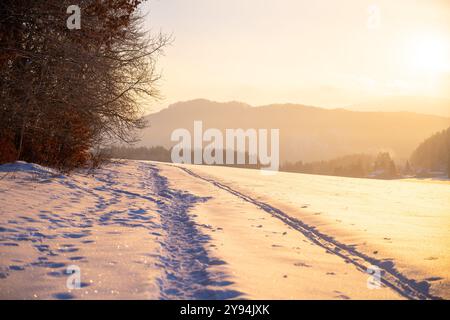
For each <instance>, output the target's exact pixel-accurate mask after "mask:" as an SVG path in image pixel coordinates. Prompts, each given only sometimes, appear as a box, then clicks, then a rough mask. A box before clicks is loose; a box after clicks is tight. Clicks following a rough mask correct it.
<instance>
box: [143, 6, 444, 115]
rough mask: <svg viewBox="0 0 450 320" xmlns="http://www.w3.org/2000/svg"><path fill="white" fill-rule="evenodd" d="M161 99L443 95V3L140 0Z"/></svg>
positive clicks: (319, 101) (354, 99)
mask: <svg viewBox="0 0 450 320" xmlns="http://www.w3.org/2000/svg"><path fill="white" fill-rule="evenodd" d="M142 9H143V11H144V12H148V16H147V18H146V19H147V20H146V22H147V26H146V27H147V28H151V29H152V30H153V31H159V30H162V31H163V32H165V33H169V34H170V33H171V34H173V37H174V42H173V44H172V45H171V46H170V47H168V48H167V50H166V55H165V56H164V57H163V58H162V59H161V60H160V61H159V68H160V69H161V70H162V71H163V81H162V82H161V91H162V93H163V95H164V96H165V99H164V100H163V101H161V102H159V103H157V104H155V106H153V107H152V108H160V107H163V106H167V105H168V104H170V103H172V102H175V101H180V100H189V99H194V98H207V99H211V100H216V101H230V100H238V101H243V102H247V103H250V104H253V105H264V104H270V103H275V102H278V103H285V102H292V103H303V104H310V105H316V106H323V107H343V106H349V105H358V104H361V103H364V102H366V101H371V100H373V99H375V98H380V97H385V96H427V97H436V98H445V99H450V45H449V39H450V0H395V1H393V0H372V1H366V0H339V1H335V0H314V1H311V0H270V1H269V0H150V1H149V2H148V3H146V4H145V5H144V6H143V8H142Z"/></svg>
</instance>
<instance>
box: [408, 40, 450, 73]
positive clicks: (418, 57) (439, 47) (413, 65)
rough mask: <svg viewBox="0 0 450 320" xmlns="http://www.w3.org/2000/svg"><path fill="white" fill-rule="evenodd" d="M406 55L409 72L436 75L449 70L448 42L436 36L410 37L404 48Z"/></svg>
mask: <svg viewBox="0 0 450 320" xmlns="http://www.w3.org/2000/svg"><path fill="white" fill-rule="evenodd" d="M406 55H407V63H408V66H409V68H410V69H411V71H414V72H420V73H429V74H437V73H444V72H448V71H449V70H450V68H449V65H450V62H449V45H448V42H447V41H446V40H445V39H444V38H441V37H439V36H438V35H433V34H429V35H418V36H413V37H411V39H410V41H409V43H408V45H407V47H406Z"/></svg>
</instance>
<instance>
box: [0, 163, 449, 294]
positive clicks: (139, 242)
mask: <svg viewBox="0 0 450 320" xmlns="http://www.w3.org/2000/svg"><path fill="white" fill-rule="evenodd" d="M449 191H450V184H445V183H433V182H430V181H427V182H423V181H415V180H399V181H392V180H391V181H385V180H382V181H381V180H380V181H377V180H369V179H351V178H339V177H327V176H314V175H303V174H290V173H278V174H276V175H274V176H265V175H261V174H260V172H259V171H258V170H246V169H235V168H225V167H208V166H191V165H171V164H163V163H156V162H148V161H120V162H114V163H111V164H108V165H107V166H106V167H105V168H103V169H100V170H95V172H93V173H89V172H84V171H79V172H76V173H73V174H71V175H60V174H58V173H57V172H55V171H53V170H51V169H48V168H45V167H42V166H38V165H35V164H28V163H23V162H21V163H19V162H17V163H14V164H6V165H2V166H0V298H1V299H15V298H19V299H241V298H244V299H306V298H307V299H404V298H411V299H428V298H436V297H446V298H448V297H449V295H450V292H449V291H450V290H449V274H448V272H449V271H448V270H449V261H450V260H449V252H448V247H449V246H448V245H449V244H450V239H449V235H448V230H449V228H448V227H449V222H450V220H449V213H450V212H449V208H450V202H449V201H450V200H449V197H448V194H449ZM370 265H376V266H378V267H379V268H380V269H381V271H382V272H383V283H382V286H381V287H380V288H377V289H370V288H369V287H368V286H367V281H368V279H370V277H369V274H367V273H366V270H367V267H369V266H370ZM70 266H76V267H79V270H80V275H81V288H79V289H73V288H72V289H70V288H68V287H67V279H68V277H69V276H70V275H69V274H67V272H66V271H67V269H68V267H70Z"/></svg>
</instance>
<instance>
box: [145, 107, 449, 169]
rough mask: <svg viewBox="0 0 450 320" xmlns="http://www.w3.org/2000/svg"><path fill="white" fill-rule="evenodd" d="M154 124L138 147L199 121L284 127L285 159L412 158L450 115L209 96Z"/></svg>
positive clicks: (166, 139) (163, 114) (171, 110)
mask: <svg viewBox="0 0 450 320" xmlns="http://www.w3.org/2000/svg"><path fill="white" fill-rule="evenodd" d="M146 120H147V122H148V124H149V127H148V128H146V129H144V130H143V131H142V132H141V133H140V136H141V141H140V142H139V143H138V146H158V145H161V146H164V147H166V148H170V147H171V146H173V144H174V143H172V142H171V141H170V135H171V133H172V131H173V130H174V129H176V128H187V129H189V130H192V128H193V121H194V120H202V121H203V126H204V128H211V127H213V128H218V129H221V130H224V129H225V128H243V129H246V128H255V129H257V128H279V129H280V159H281V162H284V161H298V160H303V161H315V160H326V159H331V158H334V157H339V156H343V155H347V154H352V153H370V154H373V153H376V152H378V151H380V150H385V151H389V152H390V153H391V155H392V156H393V157H395V158H401V159H407V158H409V156H410V155H411V152H412V151H413V150H414V149H415V148H416V147H417V145H418V144H419V143H420V142H422V141H423V139H424V138H425V137H427V136H430V135H431V134H432V133H434V132H436V131H440V130H442V129H444V128H447V127H448V126H449V125H450V118H445V117H439V116H433V115H423V114H417V113H411V112H357V111H348V110H344V109H333V110H329V109H322V108H317V107H311V106H304V105H296V104H273V105H267V106H260V107H252V106H250V105H247V104H244V103H240V102H227V103H218V102H212V101H208V100H203V99H199V100H192V101H187V102H179V103H175V104H173V105H171V106H169V107H168V108H166V109H163V110H161V111H160V112H157V113H154V114H151V115H149V116H147V117H146Z"/></svg>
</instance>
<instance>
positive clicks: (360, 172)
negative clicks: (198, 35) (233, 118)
mask: <svg viewBox="0 0 450 320" xmlns="http://www.w3.org/2000/svg"><path fill="white" fill-rule="evenodd" d="M102 152H104V154H105V155H107V156H109V157H112V158H120V159H135V160H154V161H162V162H171V156H170V155H171V150H170V149H166V148H164V147H161V146H158V147H150V148H148V147H139V148H134V147H110V148H106V149H103V150H102ZM218 152H224V153H225V151H223V150H222V151H218ZM235 156H237V154H235ZM244 156H245V160H246V163H248V160H249V154H248V153H245V155H244ZM228 166H233V167H241V168H250V169H259V168H260V167H261V165H260V164H259V163H258V164H256V165H248V164H244V165H228ZM280 171H285V172H297V173H308V174H321V175H332V176H343V177H355V178H378V179H395V178H400V177H429V176H433V175H439V176H441V175H443V174H447V175H448V176H449V177H450V128H448V129H446V130H443V131H441V132H438V133H436V134H434V135H432V136H431V137H429V138H427V139H426V140H424V142H422V143H421V144H420V145H419V146H418V147H417V148H416V150H415V151H414V152H413V153H412V155H411V157H410V159H408V160H406V161H404V162H402V163H395V161H394V160H393V158H392V157H391V155H390V153H389V152H379V153H378V154H376V155H373V154H364V153H358V154H351V155H345V156H342V157H338V158H335V159H331V160H323V161H313V162H303V161H297V162H286V163H284V164H283V165H282V166H281V167H280Z"/></svg>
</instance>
